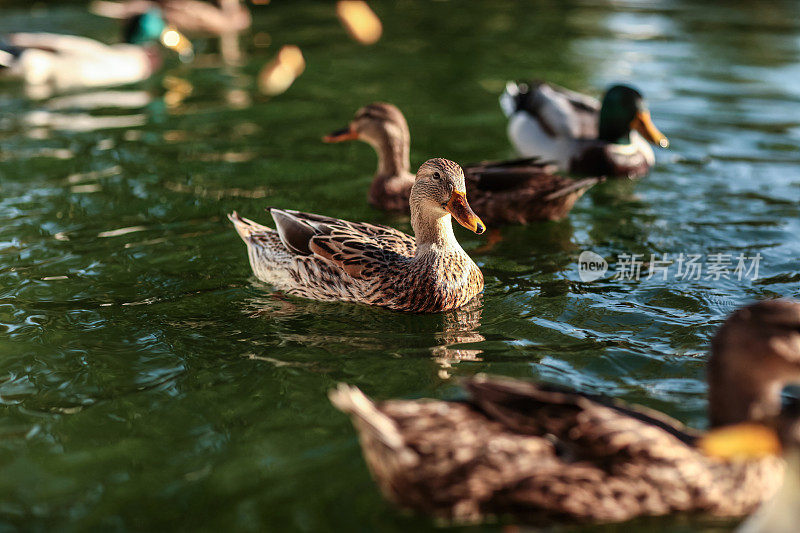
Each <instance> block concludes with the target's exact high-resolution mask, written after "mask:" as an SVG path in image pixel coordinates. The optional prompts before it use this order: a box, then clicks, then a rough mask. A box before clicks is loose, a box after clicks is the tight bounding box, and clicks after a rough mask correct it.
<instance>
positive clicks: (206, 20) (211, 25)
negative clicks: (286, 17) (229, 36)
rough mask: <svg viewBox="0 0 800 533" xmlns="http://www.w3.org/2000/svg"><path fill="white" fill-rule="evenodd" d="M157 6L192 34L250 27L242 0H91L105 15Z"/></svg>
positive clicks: (124, 14)
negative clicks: (118, 0) (216, 0)
mask: <svg viewBox="0 0 800 533" xmlns="http://www.w3.org/2000/svg"><path fill="white" fill-rule="evenodd" d="M154 8H159V9H161V10H162V11H163V12H164V17H165V18H166V20H167V22H168V23H169V24H171V25H173V26H175V27H176V28H178V29H179V30H181V31H183V32H186V33H191V34H210V35H221V34H224V33H236V32H240V31H244V30H246V29H247V28H249V27H250V24H251V23H252V19H251V17H250V11H249V10H248V9H247V7H246V6H244V5H242V4H241V3H240V2H239V0H219V1H218V2H203V1H201V0H158V1H151V0H125V1H123V2H108V1H105V0H97V1H95V2H92V3H91V4H90V6H89V10H90V11H92V12H93V13H96V14H98V15H100V16H103V17H111V18H117V19H128V18H131V17H134V16H136V15H139V14H141V13H145V12H146V11H149V10H151V9H154Z"/></svg>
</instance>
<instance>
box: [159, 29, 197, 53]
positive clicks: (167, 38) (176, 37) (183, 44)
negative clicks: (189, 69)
mask: <svg viewBox="0 0 800 533" xmlns="http://www.w3.org/2000/svg"><path fill="white" fill-rule="evenodd" d="M159 40H160V41H161V44H163V45H164V46H165V47H166V48H169V49H170V50H174V51H175V52H177V53H178V55H179V56H180V58H181V59H182V60H183V61H188V60H190V59H192V58H193V57H194V47H192V42H191V41H190V40H189V39H188V38H187V37H186V36H185V35H184V34H182V33H181V32H179V31H178V30H176V29H175V28H174V27H172V26H168V27H167V28H165V29H164V31H162V32H161V37H160V39H159Z"/></svg>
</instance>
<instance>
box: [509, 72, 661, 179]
mask: <svg viewBox="0 0 800 533" xmlns="http://www.w3.org/2000/svg"><path fill="white" fill-rule="evenodd" d="M500 105H501V107H502V108H503V112H504V113H505V114H506V116H507V117H508V119H509V122H508V138H509V139H510V140H511V144H513V145H514V148H516V150H517V152H519V154H520V155H523V156H526V157H533V156H539V157H541V158H542V159H543V160H546V161H553V162H555V163H556V164H557V165H558V168H559V169H560V170H562V171H565V172H574V173H578V174H589V175H593V176H595V175H600V176H607V177H622V178H630V179H633V178H640V177H642V176H644V175H646V174H647V172H648V171H649V170H650V168H651V167H652V166H653V165H654V164H655V154H654V153H653V149H652V148H651V147H650V144H649V143H652V144H654V145H657V146H660V147H662V148H667V147H668V146H669V141H668V140H667V138H666V137H665V136H664V135H663V134H662V133H661V132H660V131H658V128H656V127H655V125H654V124H653V121H652V120H651V118H650V112H649V111H648V110H647V107H646V106H645V103H644V98H643V97H642V94H641V93H640V92H639V91H637V90H636V89H634V88H633V87H630V86H628V85H614V86H612V87H610V88H609V89H608V90H607V91H606V94H605V95H604V96H603V100H602V103H601V102H598V101H597V100H596V99H594V98H592V97H590V96H586V95H583V94H580V93H576V92H573V91H569V90H567V89H564V88H562V87H558V86H557V85H553V84H549V83H544V82H540V81H537V82H530V83H515V82H509V83H508V84H507V85H506V89H505V92H503V94H502V95H501V96H500Z"/></svg>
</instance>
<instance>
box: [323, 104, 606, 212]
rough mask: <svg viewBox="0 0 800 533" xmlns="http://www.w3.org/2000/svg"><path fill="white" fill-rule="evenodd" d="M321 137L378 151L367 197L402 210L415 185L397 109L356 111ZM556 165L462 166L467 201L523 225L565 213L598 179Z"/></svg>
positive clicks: (534, 162)
mask: <svg viewBox="0 0 800 533" xmlns="http://www.w3.org/2000/svg"><path fill="white" fill-rule="evenodd" d="M323 140H324V141H325V142H330V143H335V142H342V141H349V140H360V141H364V142H366V143H368V144H369V145H371V146H372V147H373V148H374V149H375V151H376V152H377V153H378V170H377V172H376V174H375V177H374V179H373V181H372V185H371V186H370V189H369V201H370V203H371V204H372V205H374V206H375V207H377V208H379V209H384V210H387V211H403V212H405V211H407V210H408V199H409V196H410V194H411V188H412V186H413V185H414V175H413V174H412V173H411V172H409V168H410V163H409V153H410V149H411V135H410V132H409V129H408V123H407V122H406V119H405V117H404V116H403V114H402V113H401V112H400V110H399V109H398V108H397V107H395V106H394V105H392V104H387V103H383V102H378V103H373V104H369V105H367V106H364V107H362V108H361V109H359V110H358V111H357V112H356V115H355V118H354V119H353V120H352V121H351V122H350V124H349V125H348V126H347V127H346V128H344V129H342V130H339V131H336V132H334V133H332V134H330V135H327V136H326V137H324V139H323ZM554 171H555V167H554V166H553V165H549V164H546V163H542V162H540V161H538V160H537V159H535V158H534V159H519V160H514V161H489V162H484V163H480V164H477V165H470V166H467V167H465V168H464V174H465V179H466V182H467V183H468V184H469V190H470V198H471V204H472V206H473V207H474V209H475V211H476V212H477V213H478V214H479V215H480V216H481V218H482V219H484V220H486V221H487V222H489V223H491V224H527V223H529V222H533V221H537V220H559V219H561V218H564V217H565V216H566V215H567V214H568V213H569V211H570V210H571V209H572V206H573V205H574V204H575V202H576V201H577V200H578V198H580V197H581V196H582V195H583V193H585V192H586V191H587V190H588V189H589V188H590V187H592V186H593V185H595V184H596V183H598V182H599V181H601V180H600V179H598V178H585V179H582V180H572V179H569V178H565V177H563V176H559V175H557V174H554Z"/></svg>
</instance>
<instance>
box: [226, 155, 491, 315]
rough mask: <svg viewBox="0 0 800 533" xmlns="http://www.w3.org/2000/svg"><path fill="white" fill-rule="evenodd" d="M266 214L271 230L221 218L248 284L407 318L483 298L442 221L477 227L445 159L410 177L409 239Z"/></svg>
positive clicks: (475, 273) (363, 227)
mask: <svg viewBox="0 0 800 533" xmlns="http://www.w3.org/2000/svg"><path fill="white" fill-rule="evenodd" d="M270 213H271V214H272V218H273V219H274V220H275V228H276V229H274V230H273V229H271V228H268V227H266V226H262V225H260V224H256V223H255V222H252V221H250V220H247V219H245V218H241V217H240V216H239V215H238V214H236V213H233V214H231V215H229V216H228V218H230V220H231V221H232V222H233V224H234V226H235V227H236V231H237V232H238V233H239V235H240V236H241V237H242V239H243V240H244V242H245V244H246V245H247V252H248V256H249V258H250V265H251V267H252V268H253V272H254V273H255V275H256V277H258V278H259V279H260V280H262V281H265V282H267V283H270V284H272V285H274V286H275V287H276V288H277V289H278V290H283V291H286V292H287V293H289V294H293V295H296V296H302V297H305V298H311V299H313V300H325V301H337V300H338V301H347V302H361V303H365V304H370V305H378V306H382V307H388V308H389V309H395V310H399V311H410V312H438V311H446V310H450V309H456V308H458V307H461V306H463V305H464V304H466V303H467V302H469V301H470V300H472V298H473V297H475V296H476V295H477V294H479V293H480V292H482V291H483V274H482V273H481V271H480V269H479V268H478V266H477V265H476V264H475V263H474V262H473V261H472V259H470V257H469V256H468V255H467V253H466V252H465V251H464V250H463V249H462V248H461V246H460V245H459V244H458V241H456V238H455V235H454V234H453V225H452V223H451V220H450V217H451V215H452V217H454V218H455V219H456V221H457V222H458V223H459V224H461V225H462V226H464V227H465V228H467V229H469V230H471V231H474V232H475V233H478V234H480V233H483V232H484V230H485V228H484V225H483V222H481V220H480V219H479V218H478V217H477V216H476V215H475V213H473V212H472V209H470V207H469V204H468V203H467V197H466V189H465V185H464V173H463V171H462V170H461V167H460V166H458V165H457V164H456V163H453V162H452V161H448V160H447V159H430V160H428V161H426V162H425V163H424V164H423V165H422V166H421V167H420V168H419V171H418V172H417V177H416V181H415V182H414V186H413V188H412V190H411V227H412V228H414V234H415V235H416V239H415V238H414V237H411V236H410V235H406V234H405V233H402V232H400V231H397V230H395V229H393V228H389V227H386V226H378V225H373V224H367V223H363V222H362V223H359V222H347V221H345V220H339V219H336V218H330V217H325V216H320V215H313V214H309V213H300V212H298V211H288V210H281V209H274V208H273V209H270Z"/></svg>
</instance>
